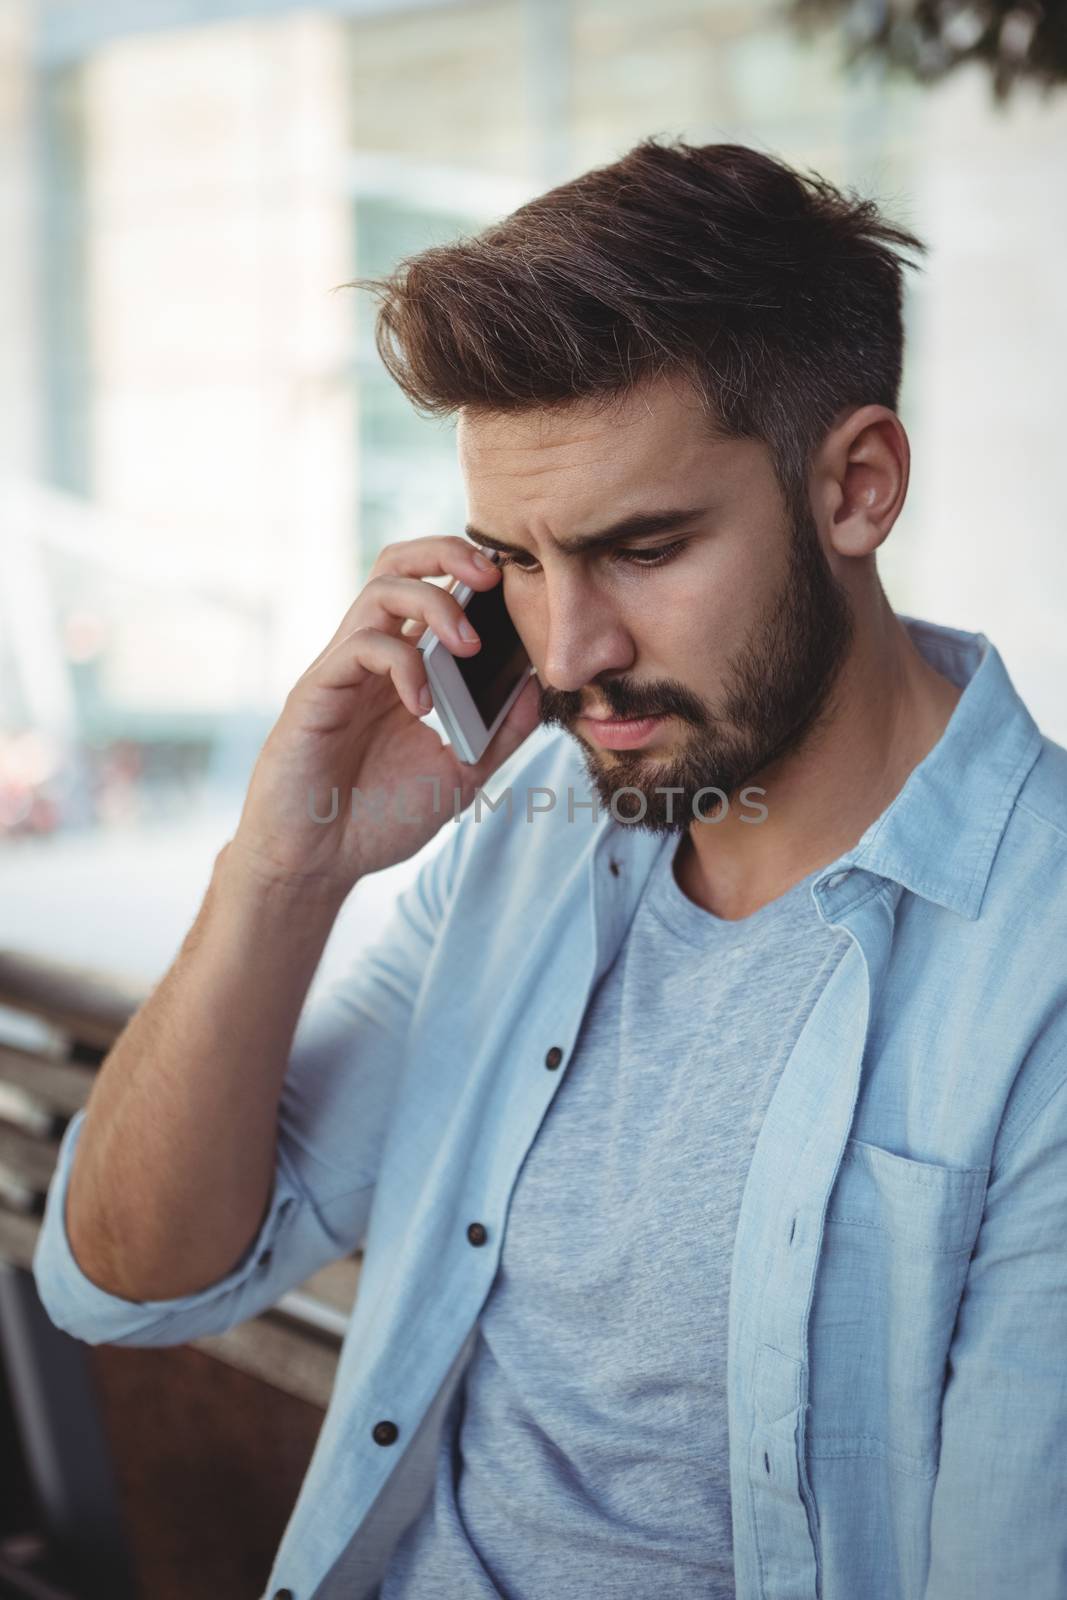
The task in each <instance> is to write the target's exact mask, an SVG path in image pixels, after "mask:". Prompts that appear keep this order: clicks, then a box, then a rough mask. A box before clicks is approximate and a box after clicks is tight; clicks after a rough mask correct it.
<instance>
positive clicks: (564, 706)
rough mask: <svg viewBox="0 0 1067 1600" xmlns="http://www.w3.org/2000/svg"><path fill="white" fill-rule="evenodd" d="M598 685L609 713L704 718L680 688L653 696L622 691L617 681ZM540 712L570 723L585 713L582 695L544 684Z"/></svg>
mask: <svg viewBox="0 0 1067 1600" xmlns="http://www.w3.org/2000/svg"><path fill="white" fill-rule="evenodd" d="M599 688H600V693H601V697H602V699H603V700H606V701H607V714H608V715H609V716H610V717H617V718H619V719H620V720H623V719H627V718H633V719H637V718H640V717H672V716H673V717H681V718H682V719H683V720H684V721H686V722H696V723H698V724H699V723H701V722H702V721H703V720H704V712H703V710H702V708H700V707H699V706H695V705H694V704H693V702H692V699H691V697H690V696H688V695H686V696H681V695H679V694H678V693H677V692H671V691H668V690H663V691H661V692H660V693H659V694H658V695H657V697H656V699H655V700H652V699H651V697H650V696H646V697H644V698H640V697H639V696H638V695H636V694H634V693H630V692H627V691H625V690H622V691H620V690H619V689H618V688H616V687H615V686H614V685H611V686H607V685H600V686H599ZM540 714H541V720H542V722H548V723H554V724H558V725H559V726H560V727H564V728H565V727H569V726H571V725H573V724H574V723H575V722H577V721H578V719H579V717H581V716H583V715H584V711H583V708H582V697H581V695H580V694H577V693H574V692H572V691H571V690H567V689H551V688H545V687H544V686H542V689H541V699H540Z"/></svg>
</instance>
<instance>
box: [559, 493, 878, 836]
mask: <svg viewBox="0 0 1067 1600" xmlns="http://www.w3.org/2000/svg"><path fill="white" fill-rule="evenodd" d="M854 626H855V624H854V617H853V610H852V605H851V602H850V600H849V597H848V594H847V592H846V591H845V589H844V587H843V586H842V585H841V584H840V583H839V582H838V581H837V579H836V578H835V577H834V574H833V572H832V571H831V569H830V565H829V562H828V561H827V560H826V557H825V555H824V554H823V550H822V546H821V545H820V543H819V535H818V530H817V529H816V527H815V522H814V519H813V517H812V515H811V511H810V509H808V508H807V506H806V504H805V505H804V506H803V507H798V508H796V509H795V510H794V511H793V514H792V530H791V538H790V547H789V570H788V572H787V574H786V578H785V582H784V583H783V584H782V587H781V589H780V591H779V592H778V594H777V595H776V596H775V597H774V599H773V600H772V601H771V603H770V604H769V605H768V606H767V607H766V608H765V610H764V612H763V613H762V614H761V615H760V616H759V617H757V619H756V621H755V622H754V624H753V626H752V629H751V631H750V633H749V636H748V638H747V639H746V640H745V642H744V644H743V645H742V647H741V649H740V650H739V651H738V652H737V655H736V656H735V657H734V659H733V660H732V661H731V662H730V664H729V667H728V669H727V675H726V682H725V685H724V688H723V694H722V703H721V706H720V707H719V708H718V709H717V710H712V709H711V708H710V707H709V706H708V705H707V704H706V703H705V702H704V701H702V700H701V699H700V698H699V697H698V696H696V695H694V694H693V693H692V692H691V691H690V690H689V689H687V688H686V686H685V685H684V684H683V683H680V682H678V680H677V679H666V680H664V681H663V682H662V683H657V684H655V685H652V686H648V687H645V688H643V689H640V690H639V689H637V688H634V687H631V686H629V685H627V683H626V681H625V680H624V679H619V678H614V679H605V680H604V681H603V683H598V684H597V688H598V689H599V690H600V691H601V694H602V696H603V698H604V699H605V700H606V701H607V704H608V709H609V711H610V712H611V714H612V715H613V716H616V717H643V716H653V715H664V716H675V717H677V718H679V719H680V721H682V722H683V723H688V724H689V725H690V727H691V730H692V731H689V732H687V733H686V734H684V735H683V737H682V739H681V741H680V744H679V747H678V748H677V750H675V751H673V752H671V753H669V754H666V755H662V754H655V753H653V752H646V751H644V750H616V751H611V752H605V751H601V750H600V749H599V747H594V746H591V745H590V744H589V742H588V741H587V740H584V739H582V738H581V736H580V735H578V734H575V738H577V739H578V742H579V744H580V746H581V750H582V758H583V761H584V763H585V769H586V772H587V774H588V776H589V781H590V785H591V786H592V788H593V789H595V790H596V793H597V795H598V797H599V800H600V803H601V804H602V805H603V806H604V807H605V808H608V807H612V801H613V800H614V806H613V814H614V815H615V817H616V818H617V820H618V821H620V822H625V823H626V824H627V825H628V826H631V827H637V828H641V829H643V830H645V831H646V832H649V833H654V834H659V835H670V834H674V835H681V834H682V833H684V832H686V831H687V829H688V827H689V825H690V823H691V822H692V821H693V820H694V819H697V820H699V819H701V818H703V819H704V820H706V821H708V822H716V821H719V820H721V818H722V817H724V816H725V815H726V810H727V806H728V805H732V803H733V801H734V799H735V797H736V796H737V794H738V792H739V790H741V789H742V788H743V787H744V786H745V785H746V784H749V783H751V782H752V780H753V779H754V778H756V777H758V776H759V775H760V774H761V773H764V772H765V770H766V769H767V768H768V767H770V766H771V765H772V763H774V762H777V761H780V760H781V759H782V758H783V757H784V756H787V755H788V754H790V753H791V752H793V751H795V750H797V749H798V748H799V747H800V745H801V744H804V743H808V742H810V741H811V740H812V739H813V738H815V736H816V734H817V732H818V730H819V729H820V728H821V727H822V726H823V724H824V723H825V722H827V721H828V720H829V719H830V717H831V716H832V715H833V710H834V699H833V690H834V686H835V684H836V682H837V680H838V677H839V674H840V671H841V667H842V665H843V663H844V662H845V660H846V658H847V656H848V653H849V649H850V647H851V644H852V639H853V635H854ZM540 709H541V720H542V722H545V723H549V724H558V725H559V726H560V727H562V728H565V729H567V730H568V731H573V724H574V723H575V722H576V721H577V720H578V718H579V716H580V715H581V695H580V694H578V693H576V692H571V691H569V690H557V689H552V688H546V687H544V686H542V689H541V700H540ZM606 763H610V764H606ZM709 789H710V790H720V791H721V795H716V794H707V793H705V794H703V795H701V794H700V791H701V790H709ZM621 790H635V791H637V792H636V793H625V794H623V793H620V792H619V791H621ZM662 790H676V791H679V792H677V793H673V794H671V793H662V792H660V791H662ZM722 796H725V797H726V798H725V800H724V799H723V798H722ZM642 797H643V799H644V802H645V809H644V811H643V813H642V812H641V810H640V807H641V801H642ZM698 797H699V798H698ZM694 801H695V802H696V804H695V805H694ZM756 803H757V802H755V801H753V802H752V804H756ZM753 820H754V819H753Z"/></svg>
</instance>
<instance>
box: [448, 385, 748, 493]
mask: <svg viewBox="0 0 1067 1600" xmlns="http://www.w3.org/2000/svg"><path fill="white" fill-rule="evenodd" d="M456 437H457V445H458V450H459V461H460V466H461V468H462V470H463V473H464V476H465V477H466V479H467V483H468V488H478V489H480V490H483V491H484V492H491V491H492V488H493V486H494V484H499V485H502V484H504V483H507V484H508V485H509V486H510V488H511V490H512V491H514V490H516V489H518V488H520V487H530V488H533V487H534V486H535V485H536V484H537V483H538V482H539V481H540V484H541V486H542V488H543V487H544V486H545V484H546V480H547V481H550V482H556V483H559V484H560V485H561V486H562V484H563V483H565V482H566V481H568V480H570V481H577V480H580V479H583V478H593V479H596V480H598V481H601V482H603V481H609V480H616V481H618V482H619V483H620V484H621V483H624V482H626V481H627V480H629V479H631V478H635V477H636V478H641V479H647V477H648V475H649V473H650V472H651V471H655V472H656V473H657V475H659V476H667V477H669V476H670V475H671V472H672V471H675V472H676V471H677V470H678V467H679V464H680V463H681V462H683V461H684V462H685V464H686V465H687V466H688V467H690V468H691V466H692V465H693V464H694V463H695V462H697V461H705V462H707V461H709V460H710V453H711V452H712V451H714V450H716V449H719V450H721V449H722V448H723V446H722V444H719V443H717V442H716V441H714V440H713V438H712V437H711V430H710V424H709V420H708V418H707V416H706V414H705V413H704V412H703V410H702V409H701V407H700V404H699V402H698V400H697V398H696V396H695V394H694V393H693V391H692V390H691V389H689V388H688V386H686V385H684V384H683V383H681V382H680V381H678V380H673V381H672V380H667V379H661V380H658V381H657V382H655V383H650V384H645V385H642V386H641V387H640V388H636V389H633V390H631V391H629V392H628V393H626V394H625V395H622V396H618V397H613V398H612V400H611V401H610V403H599V404H598V403H593V402H590V401H581V400H579V401H574V402H570V403H568V404H567V405H561V406H551V407H545V408H539V409H536V410H534V409H530V410H527V411H522V412H500V411H473V410H471V409H470V408H466V407H465V408H464V409H463V411H462V412H461V413H460V416H459V421H458V425H457V432H456Z"/></svg>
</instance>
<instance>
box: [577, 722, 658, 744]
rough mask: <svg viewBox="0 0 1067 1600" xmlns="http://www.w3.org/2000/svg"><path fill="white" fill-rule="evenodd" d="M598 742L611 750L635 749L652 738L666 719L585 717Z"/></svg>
mask: <svg viewBox="0 0 1067 1600" xmlns="http://www.w3.org/2000/svg"><path fill="white" fill-rule="evenodd" d="M581 720H582V721H583V722H584V723H585V724H586V726H587V727H588V728H589V730H590V732H591V734H592V737H593V738H594V739H595V740H596V742H597V744H599V745H602V746H604V747H605V748H606V749H609V750H633V749H635V748H636V747H637V746H638V745H642V744H644V743H645V741H646V740H648V739H650V738H651V737H652V735H653V734H654V733H655V731H656V729H657V728H658V727H659V725H660V723H661V722H663V721H664V720H665V719H664V718H663V717H662V716H654V717H631V718H627V719H623V718H620V717H609V718H602V717H583V718H582V719H581Z"/></svg>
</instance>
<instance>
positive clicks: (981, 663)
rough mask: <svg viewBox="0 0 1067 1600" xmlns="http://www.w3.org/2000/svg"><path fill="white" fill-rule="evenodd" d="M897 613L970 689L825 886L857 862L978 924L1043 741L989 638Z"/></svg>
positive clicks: (922, 646)
mask: <svg viewBox="0 0 1067 1600" xmlns="http://www.w3.org/2000/svg"><path fill="white" fill-rule="evenodd" d="M897 617H898V620H899V621H900V622H901V623H903V625H904V627H905V628H906V629H907V631H908V633H909V635H910V636H911V639H912V642H913V643H914V644H915V646H916V648H917V649H918V650H919V652H920V654H921V655H922V656H923V657H924V658H925V659H926V660H927V661H928V662H929V663H930V665H931V666H932V667H934V669H935V670H936V671H938V672H940V673H941V674H942V675H943V676H944V677H946V678H948V679H950V680H951V681H952V682H953V683H955V684H958V685H959V686H960V687H961V688H962V689H963V693H962V695H961V696H960V698H959V700H958V701H957V703H956V705H955V707H954V709H953V712H952V715H951V717H950V718H949V721H948V724H947V726H946V728H945V731H944V733H943V734H942V735H941V737H940V739H939V740H938V741H937V743H936V744H935V745H934V747H933V749H932V750H930V751H929V752H928V753H927V755H926V756H924V758H923V759H922V761H920V762H919V764H918V766H916V767H915V768H913V770H912V771H911V773H910V774H909V775H908V778H907V780H906V781H905V783H904V785H903V787H902V788H901V790H900V792H899V793H898V794H897V796H896V797H895V799H893V800H892V801H891V802H890V804H889V805H888V806H887V807H886V809H885V810H884V811H883V812H882V814H881V815H880V816H879V817H877V818H876V819H875V820H874V822H872V823H871V825H870V827H869V828H868V829H867V831H866V833H864V834H863V836H862V838H861V839H860V840H859V841H858V843H857V844H856V845H854V846H853V848H852V849H851V850H849V851H847V852H846V853H845V855H843V856H842V857H840V858H839V860H837V861H836V862H834V864H833V866H832V867H831V868H828V869H827V875H826V876H825V877H821V878H820V879H819V880H818V885H819V886H822V885H829V886H831V887H832V886H833V885H834V884H836V883H837V881H838V879H839V875H842V874H843V872H844V869H846V868H849V867H852V866H855V867H857V868H859V869H860V870H861V871H866V872H870V873H873V874H875V875H877V876H879V877H883V878H889V879H891V880H892V881H893V882H895V883H899V884H901V885H902V886H903V887H904V888H905V889H910V890H911V891H912V892H913V893H914V894H917V895H921V896H923V897H924V898H926V899H928V900H934V901H936V902H937V903H938V904H939V905H942V906H945V907H947V908H948V909H949V910H951V911H957V912H959V914H960V915H961V916H963V917H966V918H968V919H969V920H971V921H973V920H974V919H975V918H976V917H977V916H978V913H979V909H980V907H981V903H982V897H983V895H984V893H985V888H986V884H987V882H988V881H989V874H990V872H991V871H992V868H993V859H994V857H995V855H996V853H997V848H998V846H999V844H1000V841H1001V838H1002V836H1003V833H1004V829H1005V827H1006V826H1007V822H1008V818H1009V816H1010V815H1011V812H1012V808H1013V807H1014V805H1015V801H1016V798H1017V796H1018V794H1019V790H1020V789H1021V788H1022V785H1023V783H1024V781H1025V779H1026V775H1027V773H1028V772H1029V771H1030V768H1031V767H1032V766H1033V764H1034V762H1035V761H1036V759H1037V756H1038V754H1039V752H1040V749H1041V744H1042V735H1041V732H1040V730H1039V729H1038V727H1037V724H1036V723H1035V722H1034V720H1033V718H1032V717H1031V715H1030V713H1029V711H1028V710H1027V708H1026V706H1025V705H1024V703H1023V701H1022V700H1021V699H1020V697H1019V694H1018V692H1017V691H1016V689H1015V686H1014V685H1013V683H1012V681H1011V679H1010V678H1009V676H1008V673H1007V670H1006V668H1005V666H1004V663H1003V661H1002V660H1001V658H1000V654H999V652H998V651H997V649H996V647H995V646H994V645H992V644H991V643H990V642H989V640H988V639H987V638H986V636H985V634H984V633H966V632H964V631H962V630H961V629H959V628H946V627H942V626H939V625H938V624H936V623H932V622H924V621H920V620H919V619H918V618H916V617H910V616H905V615H903V614H901V613H899V612H898V613H897ZM849 898H851V895H850V896H849Z"/></svg>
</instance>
